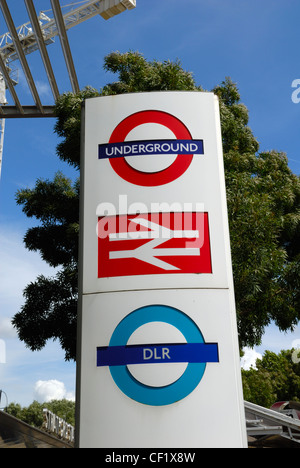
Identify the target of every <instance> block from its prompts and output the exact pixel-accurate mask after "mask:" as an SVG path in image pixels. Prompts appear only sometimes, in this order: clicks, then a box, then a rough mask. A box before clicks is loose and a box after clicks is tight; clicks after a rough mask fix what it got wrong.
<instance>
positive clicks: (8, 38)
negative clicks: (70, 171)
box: [0, 0, 136, 119]
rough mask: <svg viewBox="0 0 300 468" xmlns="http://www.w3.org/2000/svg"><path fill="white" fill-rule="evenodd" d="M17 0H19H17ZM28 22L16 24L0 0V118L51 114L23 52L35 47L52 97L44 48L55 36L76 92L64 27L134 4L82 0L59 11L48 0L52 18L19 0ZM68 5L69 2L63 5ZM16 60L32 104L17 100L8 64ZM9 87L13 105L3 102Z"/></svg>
mask: <svg viewBox="0 0 300 468" xmlns="http://www.w3.org/2000/svg"><path fill="white" fill-rule="evenodd" d="M20 1H21V0H20ZM23 1H24V3H25V6H26V9H27V12H28V16H29V19H30V22H27V23H24V24H22V25H21V26H19V27H16V25H15V24H14V21H13V18H12V14H11V11H10V9H9V6H8V4H7V0H0V9H1V11H2V14H3V17H4V19H5V22H6V25H7V29H8V32H7V33H5V34H3V35H2V36H0V119H1V118H18V117H21V118H24V117H53V116H54V110H53V109H54V108H53V105H44V104H43V103H42V101H41V98H40V96H39V93H38V90H37V87H36V84H35V82H34V78H33V76H32V73H31V70H30V67H29V64H28V61H27V58H26V56H27V55H28V54H30V53H31V52H33V51H35V50H39V52H40V54H41V57H42V60H43V64H44V67H45V70H46V73H47V77H48V80H49V84H50V87H51V90H52V94H53V97H54V100H56V99H57V98H58V96H59V91H58V86H57V83H56V78H55V75H54V72H53V67H52V64H51V61H50V58H49V55H48V52H47V47H46V46H47V45H49V44H51V42H53V40H54V37H55V36H58V37H59V39H60V44H61V48H62V52H63V56H64V60H65V63H66V67H67V70H68V74H69V78H70V91H71V90H72V91H73V92H75V93H76V92H78V91H79V85H78V79H77V73H76V70H75V66H74V61H73V56H72V52H71V48H70V44H69V40H68V35H67V31H68V30H69V29H70V28H72V27H74V26H76V25H78V24H79V23H82V22H83V21H86V20H87V19H89V18H92V17H94V16H96V15H100V16H102V18H104V19H105V20H108V19H109V18H111V17H113V16H115V15H117V14H119V13H122V12H123V11H125V10H130V9H133V8H135V6H136V0H83V1H81V2H77V3H81V5H80V6H78V7H77V8H75V9H74V8H71V9H70V8H69V9H68V11H67V12H66V13H64V14H63V12H62V7H63V6H62V5H61V2H60V0H50V2H51V7H52V12H53V16H54V17H53V18H49V17H48V16H47V15H46V14H45V13H44V12H40V13H39V14H38V13H37V12H36V9H35V5H34V0H23ZM65 6H69V7H70V6H72V4H71V5H64V7H65ZM17 59H18V60H19V62H20V65H21V67H22V69H23V72H24V75H25V77H26V80H27V83H28V86H29V89H30V91H31V94H32V97H33V99H34V103H35V105H34V106H26V105H24V104H23V103H22V102H20V100H19V97H18V94H17V92H16V89H15V85H16V81H15V80H14V79H13V76H12V73H11V72H12V69H11V67H10V64H11V63H12V62H13V61H14V60H17ZM6 89H8V90H9V92H10V95H11V97H12V99H13V101H14V105H12V106H11V105H7V101H6V97H5V91H6Z"/></svg>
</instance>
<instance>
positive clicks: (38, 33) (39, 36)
mask: <svg viewBox="0 0 300 468" xmlns="http://www.w3.org/2000/svg"><path fill="white" fill-rule="evenodd" d="M24 1H25V5H26V8H27V12H28V15H29V18H30V21H31V25H32V28H33V31H34V34H35V37H36V42H37V45H38V48H39V51H40V54H41V57H42V60H43V63H44V67H45V70H46V73H47V76H48V80H49V84H50V86H51V90H52V94H53V97H54V99H55V100H56V99H58V97H59V90H58V86H57V83H56V79H55V76H54V73H53V68H52V65H51V62H50V59H49V55H48V52H47V48H46V46H45V42H44V37H43V33H42V30H41V27H40V23H39V20H38V17H37V14H36V11H35V8H34V4H33V0H24Z"/></svg>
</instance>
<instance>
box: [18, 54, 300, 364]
mask: <svg viewBox="0 0 300 468" xmlns="http://www.w3.org/2000/svg"><path fill="white" fill-rule="evenodd" d="M104 68H105V69H106V70H107V71H110V72H113V73H116V74H117V75H118V78H119V79H118V81H116V82H114V83H111V84H108V85H106V86H104V87H103V88H102V89H101V90H100V91H97V90H95V89H92V88H90V87H87V88H85V89H84V90H82V91H81V92H80V93H78V94H76V95H74V94H72V93H67V94H64V95H62V96H61V97H60V98H59V99H58V101H57V104H56V114H57V122H56V125H55V131H56V133H57V135H58V136H59V137H60V138H61V140H60V142H59V144H58V146H57V155H58V157H59V158H60V159H62V160H63V161H66V162H67V163H68V164H70V165H72V166H74V167H76V168H77V169H80V125H81V105H82V102H83V101H84V100H85V99H89V98H91V97H95V96H105V95H110V94H120V93H128V92H137V91H158V90H162V91H163V90H189V91H202V88H201V87H200V86H198V85H196V83H195V81H194V78H193V76H192V74H191V73H189V72H186V71H184V70H183V69H182V67H181V65H180V63H179V62H178V61H177V62H170V61H165V62H162V63H161V62H157V61H152V62H149V61H147V60H146V59H145V58H144V57H143V56H142V55H141V54H139V53H135V52H128V53H126V54H120V53H119V52H115V53H112V54H110V55H108V56H107V57H106V58H105V60H104ZM213 92H214V93H215V94H217V95H218V96H219V101H220V115H221V126H222V138H223V150H224V164H225V175H226V188H227V201H228V214H229V225H230V235H231V248H232V262H233V271H234V282H235V294H236V304H237V315H238V328H239V337H240V346H241V347H242V346H245V345H248V346H254V345H256V344H259V343H260V340H261V337H262V335H263V333H264V330H265V327H266V326H267V325H268V324H269V323H270V322H271V321H275V323H276V324H277V326H278V327H279V329H280V330H289V329H293V327H294V326H295V325H296V324H297V323H298V321H299V318H300V297H299V294H300V293H299V291H300V288H299V286H300V284H299V282H300V263H299V260H300V251H299V249H300V242H299V240H300V239H299V237H300V181H299V177H298V176H296V175H295V174H293V173H292V171H291V170H290V169H289V167H288V160H287V157H286V155H285V154H283V153H280V152H276V151H271V152H265V153H259V145H258V142H257V140H256V139H255V137H254V136H253V134H252V131H251V129H250V128H249V126H248V120H249V116H248V110H247V108H246V106H245V105H244V104H242V103H241V102H240V94H239V91H238V89H237V86H236V84H235V83H233V82H232V80H231V79H229V78H226V79H225V80H224V81H223V82H222V83H221V84H220V85H218V86H216V87H215V88H214V89H213ZM17 203H18V204H20V205H22V207H23V211H24V212H25V213H26V215H27V216H31V217H35V218H37V219H38V220H39V221H40V223H41V226H39V227H38V228H31V229H29V230H28V232H27V234H26V236H25V245H26V247H27V248H29V249H31V250H35V251H39V252H40V253H41V255H42V257H43V258H44V259H45V260H46V261H47V262H48V263H49V264H50V265H53V266H60V267H61V269H60V270H59V272H58V273H57V275H56V276H55V277H54V278H45V277H43V276H40V277H38V278H37V280H36V281H35V282H34V283H31V284H30V285H28V287H27V288H26V289H25V292H24V296H25V304H24V305H23V307H22V309H21V310H20V312H18V313H17V314H16V315H15V317H14V319H13V323H14V325H15V327H16V329H17V331H18V334H19V337H20V339H22V340H23V341H24V342H25V343H26V344H27V345H28V346H29V347H30V349H32V350H38V349H41V348H42V347H43V346H44V345H45V343H46V341H47V340H48V339H50V338H54V339H59V340H60V343H61V346H62V347H63V349H64V350H65V353H66V359H75V356H76V353H75V349H76V302H77V242H78V230H79V223H78V217H79V216H78V211H79V210H78V206H79V183H78V182H75V184H72V182H71V181H69V180H67V179H66V178H65V177H64V176H63V175H62V174H57V175H56V177H55V178H54V180H53V181H49V180H47V181H41V180H39V181H38V182H37V184H36V186H35V188H33V189H31V190H29V189H28V190H21V191H19V192H18V193H17Z"/></svg>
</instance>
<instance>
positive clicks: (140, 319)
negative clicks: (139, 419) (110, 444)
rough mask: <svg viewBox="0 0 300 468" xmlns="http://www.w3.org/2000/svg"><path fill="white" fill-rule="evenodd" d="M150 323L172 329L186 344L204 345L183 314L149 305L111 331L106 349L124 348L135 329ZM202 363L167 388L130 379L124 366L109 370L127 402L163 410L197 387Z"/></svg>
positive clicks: (196, 330) (193, 323) (194, 327)
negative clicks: (130, 399)
mask: <svg viewBox="0 0 300 468" xmlns="http://www.w3.org/2000/svg"><path fill="white" fill-rule="evenodd" d="M150 322H165V323H168V324H170V325H173V326H175V327H176V328H177V329H178V330H179V331H180V332H181V333H182V334H183V336H184V337H185V339H186V341H187V342H188V343H204V339H203V336H202V333H201V331H200V330H199V328H198V327H197V325H196V324H195V322H193V320H192V319H190V318H189V317H188V316H187V315H186V314H184V313H183V312H181V311H180V310H178V309H175V308H173V307H169V306H164V305H150V306H145V307H142V308H140V309H137V310H135V311H133V312H131V313H130V314H129V315H127V316H126V317H125V318H124V319H123V320H122V321H121V322H120V323H119V325H118V326H117V328H116V329H115V331H114V333H113V335H112V337H111V340H110V343H109V346H126V344H127V342H128V340H129V338H130V336H131V335H132V333H134V332H135V330H137V328H139V327H141V326H142V325H145V324H146V323H150ZM205 368H206V363H189V364H188V365H187V367H186V370H185V371H184V373H183V374H182V375H181V377H180V378H179V379H178V380H176V381H175V382H173V383H172V384H170V385H166V386H163V387H151V386H148V385H144V384H142V383H141V382H139V381H138V380H137V379H135V378H134V377H133V375H132V374H131V373H130V372H129V370H128V368H127V366H124V365H123V366H110V368H109V369H110V372H111V375H112V378H113V379H114V381H115V383H116V385H117V386H118V387H119V389H120V390H121V391H122V392H123V393H125V395H127V396H128V397H129V398H132V399H133V400H135V401H137V402H139V403H143V404H145V405H151V406H164V405H170V404H172V403H175V402H176V401H180V400H182V399H183V398H185V397H187V396H188V395H189V394H190V393H191V392H192V391H193V390H194V389H195V388H196V387H197V386H198V384H199V383H200V381H201V379H202V377H203V375H204V372H205Z"/></svg>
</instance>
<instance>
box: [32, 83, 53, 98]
mask: <svg viewBox="0 0 300 468" xmlns="http://www.w3.org/2000/svg"><path fill="white" fill-rule="evenodd" d="M35 84H36V88H37V90H38V93H39V95H40V96H41V97H44V98H49V97H50V98H51V97H52V93H51V89H50V86H49V84H48V83H46V82H44V81H39V80H37V81H36V82H35Z"/></svg>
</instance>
